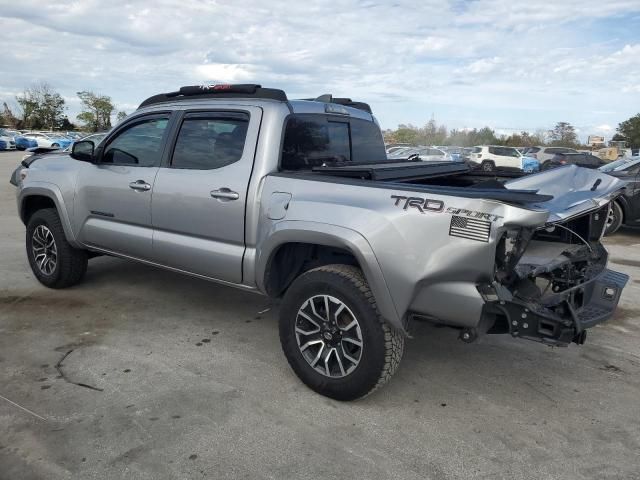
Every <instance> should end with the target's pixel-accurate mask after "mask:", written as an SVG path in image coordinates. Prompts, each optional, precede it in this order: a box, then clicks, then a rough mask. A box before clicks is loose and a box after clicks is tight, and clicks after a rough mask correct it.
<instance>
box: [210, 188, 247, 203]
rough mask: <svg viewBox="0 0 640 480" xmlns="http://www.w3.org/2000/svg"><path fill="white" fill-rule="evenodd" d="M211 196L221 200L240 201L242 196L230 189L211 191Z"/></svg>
mask: <svg viewBox="0 0 640 480" xmlns="http://www.w3.org/2000/svg"><path fill="white" fill-rule="evenodd" d="M211 196H212V197H213V198H218V199H220V200H238V199H239V198H240V194H239V193H238V192H234V191H232V190H229V189H228V188H221V189H220V190H211Z"/></svg>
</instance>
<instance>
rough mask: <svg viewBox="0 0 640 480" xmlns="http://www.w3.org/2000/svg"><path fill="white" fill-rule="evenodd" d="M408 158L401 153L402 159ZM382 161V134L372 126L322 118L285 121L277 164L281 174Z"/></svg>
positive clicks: (306, 117)
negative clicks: (283, 171)
mask: <svg viewBox="0 0 640 480" xmlns="http://www.w3.org/2000/svg"><path fill="white" fill-rule="evenodd" d="M398 153H400V152H398ZM408 154H409V152H408V151H402V152H401V155H402V156H403V157H404V156H407V155H408ZM386 158H387V156H386V153H385V151H384V142H383V140H382V134H381V133H380V129H379V128H378V126H377V125H376V124H375V123H373V122H370V121H366V120H360V119H347V118H345V119H342V118H340V119H334V118H332V117H325V116H322V115H294V116H291V117H290V118H289V120H288V121H287V124H286V127H285V134H284V142H283V145H282V163H281V166H282V168H283V169H285V170H299V169H305V168H312V167H315V166H320V165H322V164H323V163H326V162H332V161H338V162H340V161H342V162H344V161H347V162H348V161H353V162H379V161H385V160H386Z"/></svg>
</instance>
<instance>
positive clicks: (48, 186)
mask: <svg viewBox="0 0 640 480" xmlns="http://www.w3.org/2000/svg"><path fill="white" fill-rule="evenodd" d="M35 196H38V197H47V198H49V199H51V200H52V201H53V203H54V205H55V207H56V210H57V211H58V215H59V216H60V221H61V222H62V229H63V230H64V236H65V237H66V238H67V241H68V242H69V243H70V244H71V245H73V246H74V247H76V248H83V247H82V245H81V244H80V243H78V242H77V241H76V238H75V235H74V234H73V229H72V228H71V218H70V216H69V212H68V211H67V208H66V206H65V202H64V198H63V197H62V192H61V191H60V189H59V188H58V186H57V185H56V184H54V183H48V182H32V183H30V184H29V185H28V186H26V187H24V188H23V189H22V190H20V194H19V195H18V213H19V215H20V219H21V220H22V222H23V223H25V222H24V220H25V219H24V212H23V210H24V204H25V201H26V200H27V198H28V197H35Z"/></svg>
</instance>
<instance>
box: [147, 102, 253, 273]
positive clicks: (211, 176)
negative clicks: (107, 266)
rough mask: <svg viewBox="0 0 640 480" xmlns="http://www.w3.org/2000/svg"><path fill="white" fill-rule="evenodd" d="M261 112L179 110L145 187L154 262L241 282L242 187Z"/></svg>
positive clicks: (247, 175)
mask: <svg viewBox="0 0 640 480" xmlns="http://www.w3.org/2000/svg"><path fill="white" fill-rule="evenodd" d="M261 116H262V110H261V109H260V108H257V107H243V108H242V110H231V109H230V110H228V111H226V110H225V111H223V110H219V111H210V112H186V113H185V114H184V116H183V118H182V119H181V121H180V126H179V132H178V135H177V138H176V140H175V145H174V147H173V152H172V155H171V160H170V163H169V164H168V165H166V166H163V167H162V168H160V169H159V171H158V175H157V177H156V181H155V185H154V187H153V202H152V207H151V208H152V217H153V227H154V234H153V250H154V256H155V258H156V261H158V262H159V263H161V264H163V265H167V266H170V267H173V268H178V269H180V270H184V271H188V272H191V273H196V274H199V275H204V276H206V277H210V278H214V279H218V280H223V281H227V282H232V283H241V282H242V257H243V255H244V249H245V243H244V226H245V225H244V219H245V206H246V197H247V188H248V185H249V179H250V177H251V171H252V168H253V160H254V154H255V148H256V142H257V139H258V131H259V126H260V119H261Z"/></svg>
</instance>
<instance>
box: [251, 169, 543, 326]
mask: <svg viewBox="0 0 640 480" xmlns="http://www.w3.org/2000/svg"><path fill="white" fill-rule="evenodd" d="M405 188H407V187H406V186H404V187H397V188H394V187H393V186H391V185H389V184H387V185H385V184H375V183H374V182H366V183H363V184H359V185H358V184H354V182H341V181H340V180H339V179H335V178H333V179H331V178H329V179H327V178H326V177H325V179H324V180H323V179H318V180H309V179H300V178H295V179H294V178H291V177H286V176H278V175H273V176H269V177H267V178H266V179H265V182H264V188H263V192H262V207H261V216H260V224H259V225H260V226H259V234H258V249H257V259H258V263H259V264H261V263H262V264H263V263H264V262H265V256H267V255H268V253H269V252H268V251H264V249H262V248H260V245H261V244H262V245H264V244H267V243H269V242H268V241H267V240H268V238H269V237H270V236H271V235H274V234H275V232H276V231H277V230H278V229H279V226H278V224H279V223H280V222H285V221H286V222H288V224H289V225H292V224H294V223H295V222H314V224H315V225H316V228H317V231H318V237H320V236H321V235H320V234H322V233H323V230H324V229H327V230H328V229H331V228H333V227H340V228H343V229H345V230H348V231H353V232H357V234H359V235H361V236H362V237H363V239H365V240H366V243H367V244H368V245H369V246H370V248H371V250H372V252H373V256H372V257H370V258H371V261H374V262H377V264H378V265H379V269H380V270H381V272H382V276H383V279H384V284H385V285H384V288H387V289H388V292H389V295H390V297H391V299H392V301H393V305H394V308H395V311H396V312H397V315H398V317H399V318H400V319H402V318H404V317H405V316H406V314H407V312H409V311H415V312H418V313H421V314H424V315H428V316H433V317H436V318H438V319H439V320H441V321H444V322H448V323H451V324H455V325H465V326H472V325H475V323H476V322H477V321H478V319H479V318H480V310H481V308H482V303H483V302H482V299H481V297H480V296H479V294H478V292H477V290H476V288H475V285H476V283H478V282H481V281H487V280H489V279H491V278H492V276H493V268H494V259H495V245H496V239H498V238H499V237H500V235H501V234H502V233H503V231H504V229H505V228H508V227H509V226H510V225H516V224H517V225H524V224H530V225H539V224H541V223H544V221H545V220H546V218H547V215H548V214H547V212H545V211H531V210H524V209H521V208H517V207H513V206H509V205H505V204H502V203H499V202H493V201H487V200H478V199H469V198H463V197H457V196H447V195H441V194H434V193H428V192H427V191H421V190H420V188H416V190H415V191H407V190H406V189H405ZM282 192H286V193H290V194H291V200H290V202H289V205H288V208H287V210H286V214H285V217H284V218H282V219H278V220H270V219H269V218H268V215H267V212H268V210H269V206H270V204H271V203H272V198H274V199H276V198H279V197H280V198H281V193H282ZM393 195H395V196H396V197H405V198H406V197H416V198H421V199H427V198H428V199H430V200H433V201H435V202H440V204H441V205H442V208H441V209H440V210H439V211H428V210H424V209H423V211H420V209H418V208H415V207H411V206H407V205H406V201H404V200H398V199H397V198H392V196H393ZM464 211H472V212H482V213H484V214H488V215H490V216H492V217H491V218H494V220H493V221H492V222H491V231H490V237H489V240H488V241H487V242H484V241H477V240H470V239H466V238H459V237H455V236H451V235H450V232H449V229H450V225H451V220H452V216H453V214H454V213H456V212H458V213H460V212H464ZM462 215H465V213H462ZM312 238H313V235H309V236H307V239H312ZM270 248H273V245H270ZM350 248H353V247H350ZM356 256H357V255H356ZM258 274H260V272H259V269H258ZM368 280H369V283H371V279H369V278H368ZM374 294H375V290H374ZM376 298H377V297H376Z"/></svg>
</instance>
